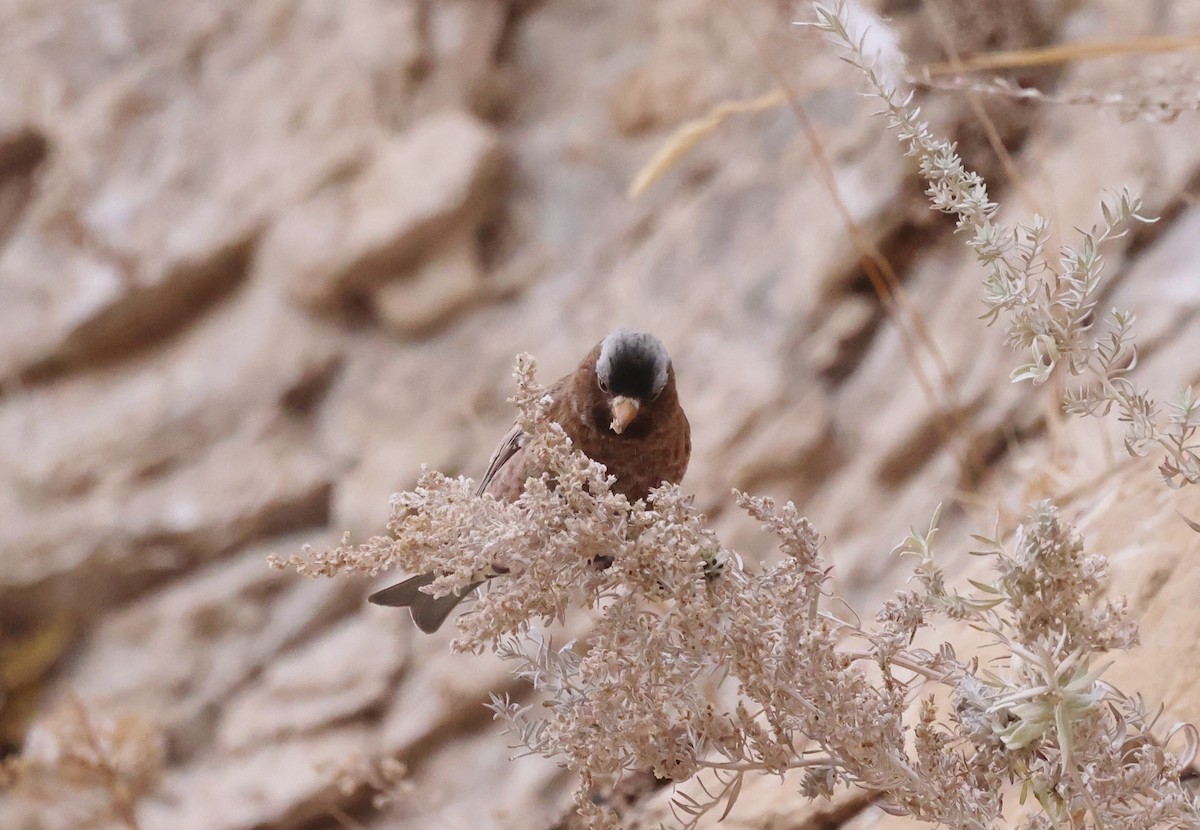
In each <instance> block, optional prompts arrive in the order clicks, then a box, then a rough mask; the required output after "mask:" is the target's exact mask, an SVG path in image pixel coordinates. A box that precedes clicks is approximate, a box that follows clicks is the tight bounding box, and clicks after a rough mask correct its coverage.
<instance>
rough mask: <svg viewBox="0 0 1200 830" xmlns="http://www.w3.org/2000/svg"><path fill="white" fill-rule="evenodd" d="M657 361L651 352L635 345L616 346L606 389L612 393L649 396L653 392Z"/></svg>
mask: <svg viewBox="0 0 1200 830" xmlns="http://www.w3.org/2000/svg"><path fill="white" fill-rule="evenodd" d="M657 370H658V363H657V361H656V360H655V356H654V354H653V353H651V352H648V351H646V350H645V349H641V348H638V347H637V346H635V345H628V346H621V347H618V348H617V349H616V350H615V351H614V352H613V356H612V371H611V372H610V373H609V376H608V378H607V380H608V389H609V392H611V393H612V394H614V395H625V396H627V397H630V398H649V397H651V396H653V394H654V391H655V390H654V379H655V377H656V376H657V375H658V371H657Z"/></svg>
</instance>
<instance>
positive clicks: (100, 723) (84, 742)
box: [0, 697, 163, 830]
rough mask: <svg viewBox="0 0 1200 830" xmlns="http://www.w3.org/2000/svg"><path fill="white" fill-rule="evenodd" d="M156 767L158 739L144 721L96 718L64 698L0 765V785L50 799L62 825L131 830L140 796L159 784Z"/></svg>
mask: <svg viewBox="0 0 1200 830" xmlns="http://www.w3.org/2000/svg"><path fill="white" fill-rule="evenodd" d="M162 767H163V746H162V742H161V738H160V736H159V734H158V733H157V732H156V731H155V730H154V729H153V728H152V727H151V726H150V725H149V724H147V723H146V722H145V721H143V720H142V719H141V718H138V717H136V716H132V715H128V716H123V717H118V718H101V717H98V716H96V715H95V714H93V713H92V712H91V711H89V710H88V708H87V706H85V705H84V703H83V701H81V700H79V699H78V698H76V697H69V698H68V699H67V700H66V701H64V704H63V706H62V707H61V708H60V709H59V710H58V711H56V712H55V713H54V714H53V715H51V716H50V717H49V718H47V719H46V720H45V722H44V723H42V724H40V725H39V726H38V727H37V728H36V729H34V730H33V731H32V732H31V733H30V736H29V740H28V743H27V745H26V747H25V751H24V753H23V754H22V755H21V756H19V757H17V758H14V759H11V760H8V761H6V762H4V763H3V764H2V765H0V791H3V790H11V791H13V792H14V793H16V794H17V795H19V796H22V797H24V798H27V799H32V800H33V801H36V802H41V803H44V804H53V805H55V806H56V808H57V809H58V811H59V815H60V817H61V820H62V822H63V824H62V825H61V826H62V827H70V828H72V830H75V828H87V827H96V828H100V827H113V826H117V827H122V828H126V830H137V828H138V826H139V825H138V820H137V805H138V802H139V801H141V800H142V799H143V798H144V797H146V796H147V795H148V794H149V793H151V792H152V791H153V790H154V788H155V787H156V786H157V784H158V779H159V777H160V775H161V772H162ZM39 826H41V825H39ZM46 826H48V827H49V826H54V825H46Z"/></svg>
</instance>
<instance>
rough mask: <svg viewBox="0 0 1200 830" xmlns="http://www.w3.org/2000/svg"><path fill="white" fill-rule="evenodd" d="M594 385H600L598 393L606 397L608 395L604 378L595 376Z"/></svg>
mask: <svg viewBox="0 0 1200 830" xmlns="http://www.w3.org/2000/svg"><path fill="white" fill-rule="evenodd" d="M596 383H598V384H600V391H601V392H603V393H604V394H606V395H607V394H608V382H607V381H605V380H604V378H602V377H599V376H597V377H596Z"/></svg>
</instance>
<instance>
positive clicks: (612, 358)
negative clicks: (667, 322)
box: [367, 328, 692, 634]
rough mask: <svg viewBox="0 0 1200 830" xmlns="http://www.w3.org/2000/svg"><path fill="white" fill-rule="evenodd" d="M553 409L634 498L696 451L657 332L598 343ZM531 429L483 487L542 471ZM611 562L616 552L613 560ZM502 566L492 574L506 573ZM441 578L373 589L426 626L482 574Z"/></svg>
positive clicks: (504, 443)
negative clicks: (533, 465)
mask: <svg viewBox="0 0 1200 830" xmlns="http://www.w3.org/2000/svg"><path fill="white" fill-rule="evenodd" d="M547 394H548V395H549V396H550V398H551V404H550V408H549V414H550V417H551V419H552V420H554V421H555V422H557V423H558V424H559V425H560V426H562V428H563V431H564V432H566V434H567V436H568V437H569V438H570V439H571V443H572V445H573V446H574V447H575V448H576V449H578V450H582V451H583V453H584V454H585V455H587V456H588V457H589V458H591V459H592V460H593V461H597V462H599V463H601V464H603V465H604V466H605V468H606V469H607V470H608V473H609V475H611V476H614V477H615V479H616V480H615V482H614V484H613V487H612V489H613V492H616V493H623V494H624V495H625V496H626V498H628V499H629V501H630V502H631V503H632V502H635V501H637V500H638V499H644V498H645V497H646V496H647V495H648V494H649V493H650V490H651V489H653V488H655V487H657V486H659V485H660V484H662V483H664V482H666V483H669V484H678V483H679V482H680V481H681V480H682V479H683V476H684V473H686V472H687V467H688V461H689V459H690V458H691V453H692V434H691V425H690V424H689V423H688V419H687V415H685V414H684V412H683V407H682V406H680V403H679V393H678V391H677V390H676V388H675V368H674V366H673V365H672V363H671V357H670V355H669V354H668V353H667V347H666V346H664V345H663V342H662V341H661V340H659V339H658V338H657V337H655V336H654V335H653V334H650V333H648V332H644V331H638V330H636V329H631V328H620V329H617V330H616V331H613V332H612V333H610V334H609V335H608V336H607V337H605V338H604V339H603V340H601V341H600V342H599V343H597V344H596V345H595V347H594V348H593V349H592V350H591V351H590V352H588V354H587V356H585V357H584V358H583V360H582V361H580V363H579V366H578V367H577V368H576V369H575V371H574V372H572V373H570V374H568V375H566V376H564V377H562V378H560V379H559V380H558V381H556V382H555V383H554V384H552V385H551V386H550V387H549V388H548V389H547ZM528 437H529V436H528V435H527V434H526V433H525V432H524V431H523V430H522V429H521V428H520V426H519V425H513V427H512V428H511V429H510V430H509V431H508V434H507V435H505V436H504V438H503V439H502V440H501V441H500V444H499V446H497V447H496V450H495V452H493V453H492V457H491V460H490V461H489V463H488V466H487V471H486V472H485V473H484V474H483V478H482V479H480V481H479V486H478V487H477V489H476V495H482V494H484V493H489V494H491V495H493V496H495V497H496V498H498V499H502V500H505V501H513V500H515V499H516V498H517V497H519V496H520V495H521V493H522V491H523V490H524V489H525V480H526V479H527V478H529V477H530V476H535V475H537V474H538V471H536V470H532V469H529V466H528V465H527V463H526V459H525V449H524V447H525V443H526V441H527V440H528ZM610 562H611V560H610ZM502 572H503V569H501V568H498V567H497V568H496V569H495V572H494V573H490V574H487V575H486V577H485V578H491V577H493V576H499V575H501V574H502ZM436 578H437V574H435V573H425V574H419V575H417V576H413V577H410V578H408V579H406V580H404V581H403V582H400V583H397V584H395V585H392V586H390V587H388V588H384V589H383V590H381V591H377V592H375V593H374V594H372V595H371V596H370V597H368V598H367V599H368V601H369V602H371V603H374V604H376V605H386V606H393V607H403V606H407V607H408V609H409V611H410V613H411V614H412V618H413V622H414V623H416V625H417V628H419V629H420V630H421V631H423V632H425V633H427V634H432V633H433V632H435V631H437V630H438V629H439V628H440V627H441V625H442V623H443V622H445V621H446V619H447V618H448V617H449V616H450V613H451V612H452V611H453V610H454V608H455V607H456V606H457V605H458V603H459V602H461V601H462V600H463V598H464V597H466V596H467V595H468V594H469V593H471V592H472V591H473V590H474V589H475V588H477V587H478V586H479V585H481V584H482V583H483V580H482V579H481V580H479V581H477V582H474V583H473V584H471V585H467V586H465V587H464V588H462V589H460V590H459V591H458V592H454V593H450V594H447V595H445V596H442V597H436V598H435V597H433V596H432V595H430V594H427V593H424V592H423V591H421V590H420V589H421V588H423V587H424V586H426V585H429V584H430V583H431V582H433V580H434V579H436Z"/></svg>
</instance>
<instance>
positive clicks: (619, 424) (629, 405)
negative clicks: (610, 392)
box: [608, 395, 641, 435]
mask: <svg viewBox="0 0 1200 830" xmlns="http://www.w3.org/2000/svg"><path fill="white" fill-rule="evenodd" d="M639 406H641V404H639V403H638V402H637V399H636V398H627V397H625V396H624V395H617V396H616V397H615V398H613V399H612V401H611V402H610V403H609V405H608V407H609V409H611V410H612V416H613V419H612V423H611V424H609V425H608V426H609V429H611V430H612V431H613V432H615V433H616V434H617V435H620V434H621V433H622V432H624V431H625V427H627V426H629V424H630V423H631V422H632V421H633V419H634V418H636V417H637V414H638V407H639Z"/></svg>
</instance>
